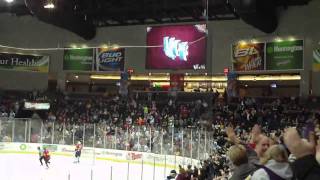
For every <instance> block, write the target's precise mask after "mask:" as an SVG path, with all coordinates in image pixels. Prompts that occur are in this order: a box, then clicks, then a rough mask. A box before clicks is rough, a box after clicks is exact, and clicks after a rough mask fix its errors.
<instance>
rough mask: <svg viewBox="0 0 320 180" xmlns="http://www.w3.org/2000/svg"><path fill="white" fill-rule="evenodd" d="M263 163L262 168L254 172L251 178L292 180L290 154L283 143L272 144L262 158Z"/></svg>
mask: <svg viewBox="0 0 320 180" xmlns="http://www.w3.org/2000/svg"><path fill="white" fill-rule="evenodd" d="M261 164H262V166H261V168H260V169H258V170H257V171H256V172H254V174H253V175H252V178H251V180H290V179H292V178H293V172H292V170H291V167H290V164H289V162H288V155H287V152H286V149H285V148H284V146H282V145H273V146H271V147H270V148H269V149H268V150H267V151H266V153H265V156H264V157H263V158H261Z"/></svg>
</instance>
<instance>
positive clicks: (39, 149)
mask: <svg viewBox="0 0 320 180" xmlns="http://www.w3.org/2000/svg"><path fill="white" fill-rule="evenodd" d="M38 152H39V161H40V163H41V166H43V163H42V160H43V159H44V156H43V151H42V150H41V148H40V147H38Z"/></svg>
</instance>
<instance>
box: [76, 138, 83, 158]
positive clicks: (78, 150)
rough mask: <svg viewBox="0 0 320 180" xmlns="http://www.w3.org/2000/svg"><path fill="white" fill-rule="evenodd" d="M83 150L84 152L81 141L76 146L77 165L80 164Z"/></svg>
mask: <svg viewBox="0 0 320 180" xmlns="http://www.w3.org/2000/svg"><path fill="white" fill-rule="evenodd" d="M81 150H82V144H81V142H80V141H78V144H76V148H75V158H76V160H75V163H79V162H80V156H81Z"/></svg>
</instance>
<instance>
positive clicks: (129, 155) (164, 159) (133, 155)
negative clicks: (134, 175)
mask: <svg viewBox="0 0 320 180" xmlns="http://www.w3.org/2000/svg"><path fill="white" fill-rule="evenodd" d="M39 146H40V147H41V148H43V147H47V149H48V150H49V151H50V154H51V156H52V158H54V156H65V157H73V156H74V148H75V147H74V146H70V145H59V144H37V143H6V142H0V154H34V155H38V150H37V147H39ZM81 158H83V159H92V160H93V159H95V160H102V161H112V162H118V163H128V162H129V163H132V164H141V163H142V161H143V163H144V164H146V165H150V166H153V165H155V166H157V167H167V168H171V169H178V165H182V166H184V167H186V166H187V165H189V164H191V165H196V166H198V167H199V166H200V162H199V161H198V160H196V159H190V158H186V157H181V156H173V155H161V154H154V153H144V152H135V151H123V150H113V149H102V148H91V147H84V148H83V149H82V153H81Z"/></svg>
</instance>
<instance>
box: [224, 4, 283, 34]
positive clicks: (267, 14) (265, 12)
mask: <svg viewBox="0 0 320 180" xmlns="http://www.w3.org/2000/svg"><path fill="white" fill-rule="evenodd" d="M229 2H230V5H231V6H232V7H233V8H234V9H235V13H236V14H238V15H239V17H240V18H241V19H242V20H243V21H244V22H246V23H247V24H250V25H252V26H253V27H255V28H257V29H259V30H261V31H263V32H265V33H272V32H274V31H275V30H276V29H277V26H278V17H277V13H276V7H277V5H276V0H230V1H229Z"/></svg>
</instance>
